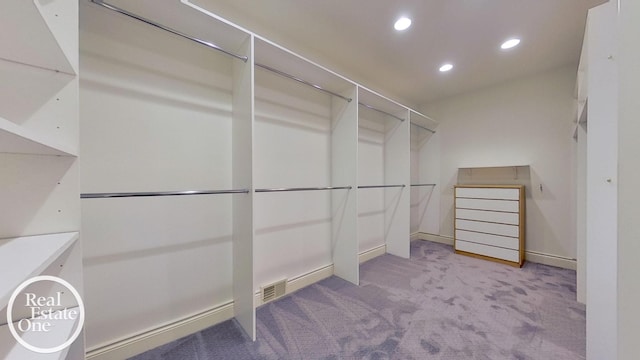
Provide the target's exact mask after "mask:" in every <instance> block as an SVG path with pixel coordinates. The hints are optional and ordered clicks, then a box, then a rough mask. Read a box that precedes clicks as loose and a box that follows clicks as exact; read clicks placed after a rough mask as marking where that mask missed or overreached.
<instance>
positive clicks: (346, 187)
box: [256, 186, 351, 193]
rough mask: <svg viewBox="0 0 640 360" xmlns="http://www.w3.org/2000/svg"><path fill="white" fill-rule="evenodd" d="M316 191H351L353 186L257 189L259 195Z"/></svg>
mask: <svg viewBox="0 0 640 360" xmlns="http://www.w3.org/2000/svg"><path fill="white" fill-rule="evenodd" d="M315 190H351V186H327V187H301V188H272V189H256V192H257V193H263V192H282V191H315Z"/></svg>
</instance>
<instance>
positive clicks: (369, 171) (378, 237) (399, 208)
mask: <svg viewBox="0 0 640 360" xmlns="http://www.w3.org/2000/svg"><path fill="white" fill-rule="evenodd" d="M358 101H359V103H360V107H359V112H358V126H359V130H358V171H359V173H358V186H359V187H360V188H359V190H358V198H359V200H358V231H359V232H358V236H359V238H360V240H359V244H360V245H359V247H360V248H359V251H360V253H364V252H366V251H369V250H371V249H373V248H376V247H379V246H382V245H385V246H386V252H387V253H390V254H393V255H397V256H401V257H404V258H408V257H409V241H410V236H409V211H410V204H409V200H410V172H409V171H410V168H409V166H410V159H409V154H410V149H409V146H410V145H409V109H408V108H406V107H404V106H402V105H400V104H397V103H395V102H393V101H391V100H389V99H387V98H385V97H383V96H381V95H378V94H376V93H374V92H372V91H369V90H366V89H364V88H361V87H360V88H358ZM364 186H366V187H371V188H363V187H364ZM378 186H380V187H378ZM384 186H393V187H384Z"/></svg>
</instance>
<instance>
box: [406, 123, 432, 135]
mask: <svg viewBox="0 0 640 360" xmlns="http://www.w3.org/2000/svg"><path fill="white" fill-rule="evenodd" d="M411 125H413V126H416V127H419V128H420V129H424V130H427V131H429V132H431V133H432V134H435V133H436V131H435V130H431V129H429V128H426V127H424V126H422V125H418V124H416V123H413V122H412V123H411Z"/></svg>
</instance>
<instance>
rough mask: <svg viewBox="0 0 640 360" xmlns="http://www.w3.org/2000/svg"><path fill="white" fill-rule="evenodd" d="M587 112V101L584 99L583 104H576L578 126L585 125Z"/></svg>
mask: <svg viewBox="0 0 640 360" xmlns="http://www.w3.org/2000/svg"><path fill="white" fill-rule="evenodd" d="M588 110H589V99H585V100H584V102H578V117H577V119H576V121H577V122H578V124H586V123H587V112H588Z"/></svg>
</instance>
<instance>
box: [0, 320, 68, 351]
mask: <svg viewBox="0 0 640 360" xmlns="http://www.w3.org/2000/svg"><path fill="white" fill-rule="evenodd" d="M78 321H79V319H76V320H75V321H71V320H69V321H56V322H55V326H56V327H55V328H54V329H55V331H50V332H27V333H25V334H24V335H23V336H22V339H24V340H25V341H26V342H27V343H28V344H31V345H34V346H37V347H41V348H45V347H46V348H51V347H55V346H58V345H61V344H62V343H64V342H65V341H66V340H67V339H69V338H70V337H71V334H72V333H73V331H74V330H75V328H76V325H77V323H78ZM14 327H16V328H17V324H16V323H15V322H14ZM0 349H2V350H0V355H4V356H5V357H4V359H33V358H37V359H38V360H58V359H65V358H66V357H67V353H68V352H69V348H68V347H67V348H66V349H64V350H61V351H59V352H56V353H51V354H36V353H34V352H32V351H31V350H28V349H27V348H25V347H24V346H22V345H21V344H19V343H18V342H17V341H16V340H15V339H14V337H13V335H12V334H11V332H10V330H9V325H6V324H5V325H3V326H0ZM4 352H6V354H5V353H4Z"/></svg>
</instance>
